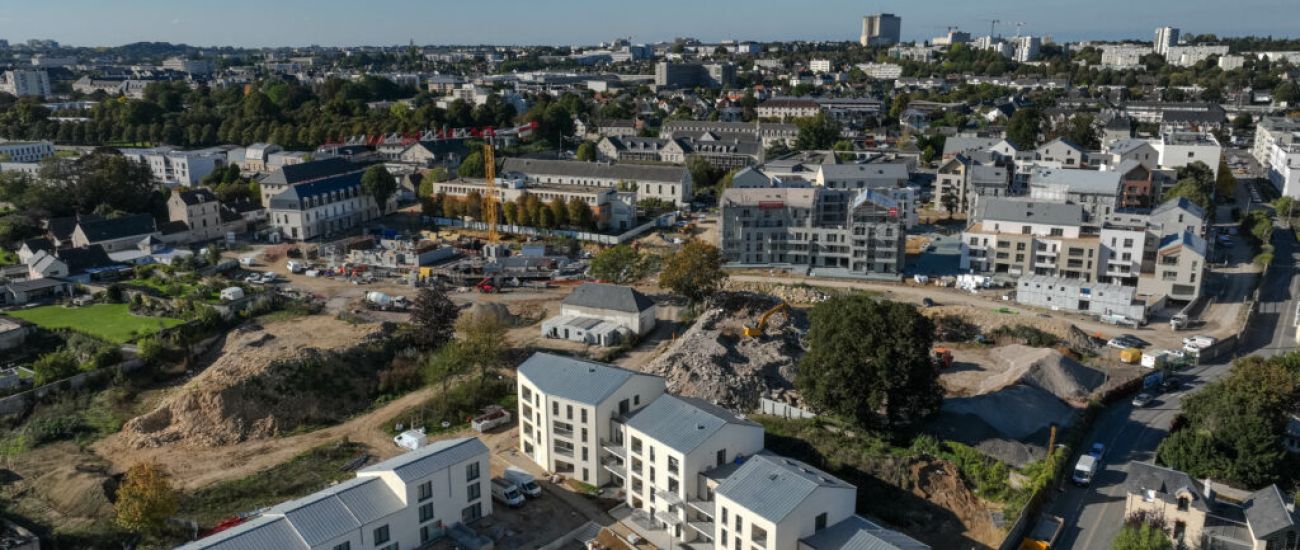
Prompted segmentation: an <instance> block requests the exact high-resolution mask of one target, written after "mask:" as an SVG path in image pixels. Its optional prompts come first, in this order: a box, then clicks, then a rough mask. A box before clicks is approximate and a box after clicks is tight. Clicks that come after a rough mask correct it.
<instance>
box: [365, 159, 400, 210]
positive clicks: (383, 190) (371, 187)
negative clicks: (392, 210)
mask: <svg viewBox="0 0 1300 550" xmlns="http://www.w3.org/2000/svg"><path fill="white" fill-rule="evenodd" d="M361 191H362V192H364V193H365V194H367V195H370V198H372V199H375V205H377V206H378V207H379V213H381V214H386V213H387V210H388V198H389V197H392V196H393V193H395V192H397V180H395V179H393V175H392V174H389V173H388V169H387V168H384V165H382V164H376V165H374V166H371V167H370V168H367V169H366V173H364V174H362V175H361Z"/></svg>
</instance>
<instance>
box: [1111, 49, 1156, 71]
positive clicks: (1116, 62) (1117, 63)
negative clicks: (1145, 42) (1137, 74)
mask: <svg viewBox="0 0 1300 550" xmlns="http://www.w3.org/2000/svg"><path fill="white" fill-rule="evenodd" d="M1151 52H1152V50H1151V48H1149V47H1146V46H1138V45H1128V44H1120V45H1108V46H1102V47H1101V66H1102V67H1106V68H1108V69H1133V68H1136V67H1138V66H1141V65H1142V57H1143V56H1145V55H1148V54H1150V53H1151Z"/></svg>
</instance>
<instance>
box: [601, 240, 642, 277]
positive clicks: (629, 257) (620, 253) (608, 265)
mask: <svg viewBox="0 0 1300 550" xmlns="http://www.w3.org/2000/svg"><path fill="white" fill-rule="evenodd" d="M641 262H642V257H641V253H640V252H637V251H636V249H634V248H632V247H631V246H628V245H625V244H620V245H617V246H611V247H609V248H606V249H604V250H601V251H600V252H599V253H597V254H596V255H595V257H593V258H592V259H591V276H592V277H595V278H597V279H599V280H602V281H609V282H611V283H614V284H618V285H625V284H628V283H631V282H633V281H636V280H637V279H640V278H641V275H642V273H641V270H640V267H641Z"/></svg>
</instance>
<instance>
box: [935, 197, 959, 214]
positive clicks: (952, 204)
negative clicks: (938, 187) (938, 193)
mask: <svg viewBox="0 0 1300 550" xmlns="http://www.w3.org/2000/svg"><path fill="white" fill-rule="evenodd" d="M939 203H940V204H942V205H943V209H944V210H947V211H948V219H950V220H951V219H952V215H953V213H954V212H956V211H957V196H956V195H954V194H952V193H944V194H943V196H942V197H940V198H939Z"/></svg>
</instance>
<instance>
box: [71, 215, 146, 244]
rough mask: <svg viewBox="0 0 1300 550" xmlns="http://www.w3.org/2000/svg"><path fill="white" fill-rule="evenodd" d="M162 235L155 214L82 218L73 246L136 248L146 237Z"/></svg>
mask: <svg viewBox="0 0 1300 550" xmlns="http://www.w3.org/2000/svg"><path fill="white" fill-rule="evenodd" d="M159 235H161V233H160V232H159V231H158V226H157V224H156V223H154V220H153V216H150V215H149V214H131V215H127V216H122V217H120V218H107V219H95V220H81V221H78V222H77V228H76V229H75V230H74V231H73V233H72V246H74V247H78V248H85V247H88V246H95V245H98V246H102V247H104V251H105V252H116V251H118V250H125V249H127V248H134V247H135V246H137V245H138V244H139V243H140V240H141V239H144V238H145V237H150V236H154V237H157V236H159Z"/></svg>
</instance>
